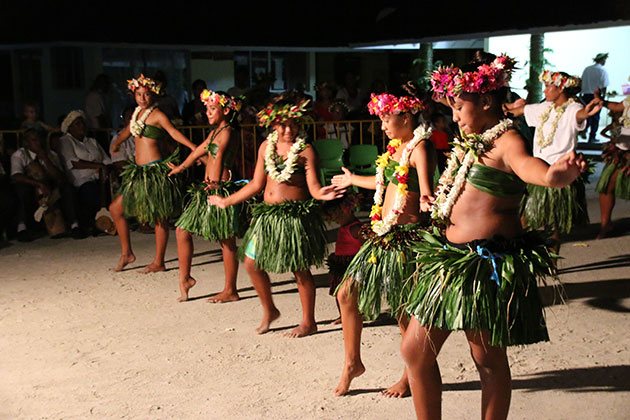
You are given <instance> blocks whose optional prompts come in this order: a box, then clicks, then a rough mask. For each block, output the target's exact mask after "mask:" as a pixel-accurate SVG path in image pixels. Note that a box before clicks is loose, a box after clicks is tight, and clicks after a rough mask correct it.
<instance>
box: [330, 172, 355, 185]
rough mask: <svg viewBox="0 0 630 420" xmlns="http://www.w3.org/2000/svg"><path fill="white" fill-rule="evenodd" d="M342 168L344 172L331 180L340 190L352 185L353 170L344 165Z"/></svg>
mask: <svg viewBox="0 0 630 420" xmlns="http://www.w3.org/2000/svg"><path fill="white" fill-rule="evenodd" d="M341 170H342V171H343V174H340V175H335V176H333V177H332V179H331V180H330V182H331V183H332V185H334V186H335V187H336V188H337V189H338V190H341V189H346V188H348V187H350V186H352V172H350V171H349V170H348V169H347V168H344V167H341Z"/></svg>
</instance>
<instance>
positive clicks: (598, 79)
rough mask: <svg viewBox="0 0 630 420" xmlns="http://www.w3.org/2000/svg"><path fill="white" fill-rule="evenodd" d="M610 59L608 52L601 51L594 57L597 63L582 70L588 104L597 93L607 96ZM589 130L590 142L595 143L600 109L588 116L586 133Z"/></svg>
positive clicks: (584, 99) (584, 91) (583, 95)
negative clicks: (607, 69)
mask: <svg viewBox="0 0 630 420" xmlns="http://www.w3.org/2000/svg"><path fill="white" fill-rule="evenodd" d="M606 59H608V53H599V54H597V55H596V56H595V58H593V61H594V62H595V64H592V65H590V66H588V67H586V68H585V69H584V71H583V72H582V102H583V103H584V104H587V103H589V102H591V101H592V100H593V98H594V97H595V93H599V96H600V97H601V98H605V97H606V88H607V87H608V72H607V71H606V69H605V68H604V65H605V64H606ZM587 131H588V133H589V134H588V142H589V143H595V141H596V138H595V136H596V134H597V132H598V131H599V111H598V112H596V113H595V114H594V115H593V116H591V117H589V118H588V122H587V125H586V130H585V131H584V132H583V133H584V135H586V132H587Z"/></svg>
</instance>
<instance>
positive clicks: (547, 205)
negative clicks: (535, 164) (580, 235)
mask: <svg viewBox="0 0 630 420" xmlns="http://www.w3.org/2000/svg"><path fill="white" fill-rule="evenodd" d="M521 214H522V215H523V216H524V217H525V220H526V223H527V227H528V228H529V229H547V228H551V229H554V230H558V231H559V232H561V233H569V232H571V230H572V229H573V227H574V226H585V225H588V222H589V221H588V211H587V208H586V192H585V189H584V181H583V179H582V178H578V179H576V180H575V181H574V182H573V183H572V184H571V185H568V186H566V187H564V188H550V187H541V186H538V185H531V184H528V185H527V195H525V196H524V197H523V200H522V202H521Z"/></svg>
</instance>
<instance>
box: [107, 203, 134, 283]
mask: <svg viewBox="0 0 630 420" xmlns="http://www.w3.org/2000/svg"><path fill="white" fill-rule="evenodd" d="M109 213H110V214H111V215H112V219H114V224H115V225H116V231H117V232H118V238H119V240H120V248H121V252H120V259H119V260H118V264H117V265H116V268H114V271H122V269H123V268H125V266H126V265H127V264H130V263H132V262H134V261H135V260H136V256H135V255H134V254H133V251H132V249H131V241H130V239H129V226H128V225H127V219H125V215H124V210H123V196H122V195H119V196H118V197H116V198H114V201H112V203H111V204H110V205H109Z"/></svg>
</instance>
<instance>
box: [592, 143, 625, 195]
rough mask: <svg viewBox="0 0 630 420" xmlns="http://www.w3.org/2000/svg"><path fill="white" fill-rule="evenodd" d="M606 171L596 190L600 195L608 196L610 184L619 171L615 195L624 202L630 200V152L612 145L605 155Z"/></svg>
mask: <svg viewBox="0 0 630 420" xmlns="http://www.w3.org/2000/svg"><path fill="white" fill-rule="evenodd" d="M602 157H603V158H604V163H605V166H604V169H602V174H601V176H600V177H599V181H598V182H597V186H596V187H595V190H596V191H597V192H598V193H603V194H606V193H607V192H608V184H609V183H610V179H611V177H612V176H613V174H614V173H615V172H616V171H617V179H616V180H615V187H614V189H613V194H614V195H615V197H617V198H620V199H622V200H630V159H629V157H630V152H629V151H627V150H621V149H619V148H618V147H616V146H615V145H614V144H612V143H610V144H609V145H608V146H607V147H606V149H604V153H603V154H602Z"/></svg>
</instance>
